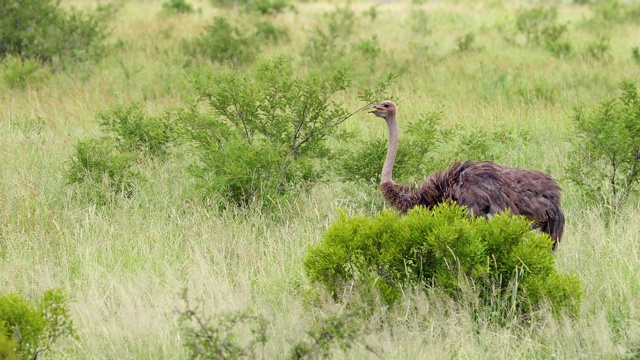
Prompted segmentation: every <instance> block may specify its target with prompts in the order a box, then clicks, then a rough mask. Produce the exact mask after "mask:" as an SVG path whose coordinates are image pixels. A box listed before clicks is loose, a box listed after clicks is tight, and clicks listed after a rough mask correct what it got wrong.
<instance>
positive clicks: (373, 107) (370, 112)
mask: <svg viewBox="0 0 640 360" xmlns="http://www.w3.org/2000/svg"><path fill="white" fill-rule="evenodd" d="M369 109H373V110H371V111H369V114H373V113H375V112H376V111H377V110H379V109H378V105H373V106H370V107H369Z"/></svg>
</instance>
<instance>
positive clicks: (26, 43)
mask: <svg viewBox="0 0 640 360" xmlns="http://www.w3.org/2000/svg"><path fill="white" fill-rule="evenodd" d="M58 5H59V1H55V0H22V1H3V2H2V3H0V13H2V19H1V20H0V58H5V57H7V56H8V55H15V56H18V57H20V58H23V59H33V60H36V61H38V62H44V63H52V62H59V63H61V65H64V63H66V62H68V61H80V60H91V59H95V58H97V57H99V56H100V55H101V54H102V51H103V50H104V40H105V38H106V37H107V34H108V31H107V27H106V19H107V17H108V16H109V15H110V14H109V12H108V11H107V10H109V9H110V8H108V7H102V8H99V11H97V12H95V13H92V14H89V13H84V12H80V11H77V10H74V9H72V10H70V11H64V10H62V9H60V8H59V7H58Z"/></svg>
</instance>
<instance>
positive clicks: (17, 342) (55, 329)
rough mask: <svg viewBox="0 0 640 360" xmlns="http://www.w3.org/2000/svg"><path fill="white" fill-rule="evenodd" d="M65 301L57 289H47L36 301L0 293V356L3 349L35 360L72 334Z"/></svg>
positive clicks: (18, 295)
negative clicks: (55, 343) (58, 341)
mask: <svg viewBox="0 0 640 360" xmlns="http://www.w3.org/2000/svg"><path fill="white" fill-rule="evenodd" d="M68 302H69V298H68V297H67V296H66V295H65V294H64V293H63V292H62V291H60V290H48V291H46V292H45V293H44V294H43V296H42V298H41V299H40V300H38V301H36V302H31V301H29V300H27V299H25V298H24V296H22V295H20V294H4V295H0V358H3V359H4V358H5V357H3V356H2V355H3V352H4V353H6V354H8V355H7V356H8V357H7V358H9V359H11V353H12V352H14V351H15V354H17V355H18V356H20V357H21V358H24V359H35V358H37V356H38V355H39V354H42V353H44V352H46V351H48V350H50V349H51V346H52V345H53V343H54V342H55V341H56V340H58V339H60V338H62V337H65V336H73V335H74V333H75V332H74V329H73V322H72V321H71V317H70V315H69V309H68V308H67V303H68ZM12 346H15V348H12ZM14 358H15V357H14Z"/></svg>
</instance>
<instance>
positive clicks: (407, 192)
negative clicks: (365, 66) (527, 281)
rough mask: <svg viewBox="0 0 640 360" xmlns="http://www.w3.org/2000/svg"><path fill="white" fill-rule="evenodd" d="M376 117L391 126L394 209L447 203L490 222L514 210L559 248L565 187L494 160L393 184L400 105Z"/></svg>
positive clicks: (387, 183) (387, 193) (386, 172)
mask: <svg viewBox="0 0 640 360" xmlns="http://www.w3.org/2000/svg"><path fill="white" fill-rule="evenodd" d="M372 108H373V109H374V110H372V111H371V113H373V114H375V115H376V116H378V117H381V118H383V119H385V121H386V122H387V126H388V128H389V148H388V150H387V157H386V160H385V162H384V167H383V168H382V176H381V182H380V190H381V191H382V195H383V197H384V199H385V200H386V201H387V203H388V204H389V205H391V206H392V207H394V208H396V209H398V210H399V211H401V212H402V213H406V212H407V211H409V210H410V209H412V208H413V207H415V206H419V205H420V206H425V207H427V208H429V209H431V208H433V207H434V206H435V205H437V204H440V203H442V202H446V201H455V202H456V203H457V204H459V205H463V206H466V207H467V210H468V211H469V212H470V214H472V215H476V216H483V217H485V218H487V219H490V218H491V217H492V216H493V215H494V214H496V213H500V212H502V211H504V210H506V209H510V211H511V213H512V214H516V215H523V216H525V217H526V218H528V219H529V220H531V221H533V224H532V228H540V230H542V231H543V232H545V233H547V234H549V236H550V237H551V239H552V240H553V249H554V250H555V249H556V247H557V245H558V243H559V242H560V239H561V238H562V232H563V229H564V215H563V213H562V210H561V209H560V188H559V187H558V184H557V183H556V182H555V181H554V180H553V179H552V178H551V177H550V176H549V175H547V174H544V173H542V172H539V171H535V170H528V169H520V168H513V167H507V166H502V165H498V164H495V163H493V162H489V161H485V162H475V161H465V162H456V163H454V164H453V165H452V166H451V167H450V168H449V169H448V170H446V171H442V172H438V173H434V174H431V175H429V176H428V177H427V178H426V179H425V181H424V182H423V183H422V184H421V185H420V186H419V187H418V188H415V187H413V186H409V185H402V184H396V183H395V182H394V181H393V164H394V162H395V159H396V153H397V150H398V123H397V121H396V107H395V104H394V103H393V102H391V101H384V102H381V103H380V104H378V105H375V106H373V107H372Z"/></svg>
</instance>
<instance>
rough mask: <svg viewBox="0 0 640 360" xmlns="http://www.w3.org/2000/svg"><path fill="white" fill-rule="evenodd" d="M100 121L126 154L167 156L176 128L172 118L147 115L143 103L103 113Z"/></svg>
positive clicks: (118, 107)
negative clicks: (171, 120) (170, 119)
mask: <svg viewBox="0 0 640 360" xmlns="http://www.w3.org/2000/svg"><path fill="white" fill-rule="evenodd" d="M98 119H99V120H100V125H101V126H102V128H103V129H104V130H105V132H106V133H107V134H109V135H110V136H112V137H113V138H114V140H115V141H116V145H117V147H118V149H119V150H120V151H122V152H127V153H129V152H130V153H142V154H150V155H152V156H157V157H163V156H165V155H166V154H167V151H168V147H169V146H170V145H171V143H172V141H173V138H174V132H175V129H174V127H173V124H172V123H171V122H170V121H169V120H168V118H167V117H149V116H147V115H146V114H145V112H144V108H143V105H142V104H140V103H135V104H133V105H130V106H128V107H125V106H117V107H116V108H114V109H112V110H108V111H103V112H101V113H99V114H98Z"/></svg>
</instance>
